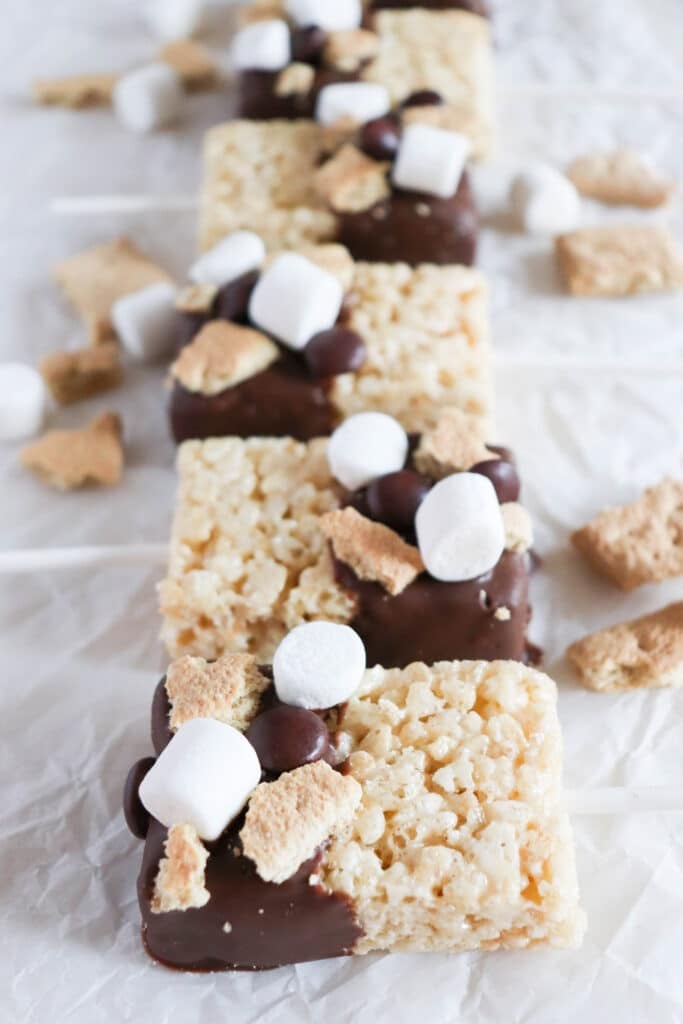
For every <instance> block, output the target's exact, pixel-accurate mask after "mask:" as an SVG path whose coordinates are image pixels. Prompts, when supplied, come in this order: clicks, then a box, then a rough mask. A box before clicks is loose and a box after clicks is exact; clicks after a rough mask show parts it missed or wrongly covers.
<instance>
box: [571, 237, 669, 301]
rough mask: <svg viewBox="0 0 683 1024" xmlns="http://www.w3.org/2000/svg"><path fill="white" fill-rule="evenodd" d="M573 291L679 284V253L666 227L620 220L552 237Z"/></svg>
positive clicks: (629, 291) (625, 291)
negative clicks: (610, 224) (626, 222)
mask: <svg viewBox="0 0 683 1024" xmlns="http://www.w3.org/2000/svg"><path fill="white" fill-rule="evenodd" d="M555 245H556V251H557V257H558V260H559V263H560V268H561V270H562V273H563V275H564V278H565V280H566V282H567V287H568V288H569V291H570V292H572V294H573V295H588V296H613V295H635V294H637V293H639V292H666V291H672V290H675V289H678V288H681V287H683V253H681V250H680V249H679V247H678V245H677V243H676V242H675V240H674V239H673V238H672V236H671V235H670V233H669V232H668V231H667V230H666V228H663V227H660V226H659V225H656V224H623V225H618V226H614V227H591V228H581V229H580V230H578V231H573V232H570V233H569V234H566V235H560V236H559V237H558V238H557V239H556V241H555Z"/></svg>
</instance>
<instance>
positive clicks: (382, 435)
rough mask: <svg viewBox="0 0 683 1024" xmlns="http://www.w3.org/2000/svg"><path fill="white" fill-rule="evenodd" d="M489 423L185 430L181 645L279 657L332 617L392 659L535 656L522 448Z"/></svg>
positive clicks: (172, 616) (164, 606)
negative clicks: (269, 432) (269, 433)
mask: <svg viewBox="0 0 683 1024" xmlns="http://www.w3.org/2000/svg"><path fill="white" fill-rule="evenodd" d="M486 436H487V435H486V429H485V427H484V426H483V424H482V423H481V422H480V421H479V420H478V419H477V418H476V417H470V416H467V415H466V414H464V413H462V412H461V411H460V410H458V409H449V410H444V412H443V414H442V415H441V416H440V417H439V419H438V420H437V423H436V425H435V426H434V428H431V429H428V430H426V431H424V432H423V433H422V434H421V435H411V437H410V438H409V437H408V436H407V435H406V433H405V431H404V430H403V428H402V427H401V426H400V425H399V423H398V422H397V421H396V420H393V419H392V418H391V417H389V416H386V415H384V414H381V413H362V414H358V415H355V416H352V417H350V418H349V419H347V420H345V421H344V423H343V424H342V425H341V426H340V427H339V428H338V429H337V430H336V431H335V433H334V434H333V435H332V438H331V439H330V441H329V442H328V441H326V440H324V439H317V440H313V441H310V442H308V443H306V444H303V443H299V442H296V441H294V440H292V439H290V438H287V439H275V438H273V439H266V438H250V439H248V440H240V439H238V438H223V439H211V440H208V441H205V442H197V441H191V442H186V443H185V444H184V445H182V447H181V448H180V451H179V456H178V471H179V475H180V483H179V491H178V499H177V507H176V513H175V519H174V523H173V530H172V537H171V551H170V560H169V566H168V571H167V575H166V579H165V580H164V581H163V583H162V584H161V586H160V604H161V611H162V614H163V616H164V625H163V634H162V635H163V639H164V641H165V643H166V646H167V648H168V650H169V652H170V654H171V656H172V657H180V656H182V655H184V654H193V655H199V656H201V657H204V658H207V659H213V658H217V657H219V656H220V655H222V654H224V653H225V652H226V651H244V652H249V653H251V654H254V655H255V656H256V657H257V658H258V659H259V660H260V661H262V662H266V661H268V660H270V658H271V657H272V655H273V651H274V650H275V648H276V646H277V644H278V643H279V642H280V640H281V639H282V637H283V636H284V635H285V633H286V632H287V630H288V629H291V628H292V627H294V626H296V625H299V624H300V623H302V622H306V621H309V620H313V619H328V620H331V621H335V622H340V623H350V624H351V625H352V626H353V627H354V629H355V630H356V631H357V632H358V633H359V634H360V636H361V638H362V640H363V642H364V644H365V647H366V649H367V653H368V659H369V662H370V664H382V665H384V666H385V667H390V666H394V665H396V666H402V665H407V664H409V663H410V662H411V661H416V660H422V661H426V662H428V663H431V662H435V661H441V660H452V659H455V658H459V659H463V658H471V659H490V660H493V659H496V658H504V659H518V660H527V659H530V658H533V657H534V655H535V651H534V649H533V647H532V646H531V645H530V644H529V643H528V641H527V627H528V623H529V619H530V616H531V609H530V605H529V594H528V590H529V575H530V570H531V558H530V551H531V546H532V531H531V523H530V519H529V516H528V514H527V513H526V511H525V509H524V508H523V507H522V506H521V505H520V504H519V502H518V498H519V492H520V484H519V478H518V475H517V471H516V468H515V465H514V459H513V456H512V454H511V453H510V452H509V450H507V449H504V448H499V447H494V446H492V445H490V444H487V443H486V440H485V439H486Z"/></svg>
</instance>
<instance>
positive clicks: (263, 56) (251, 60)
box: [230, 18, 292, 71]
mask: <svg viewBox="0 0 683 1024" xmlns="http://www.w3.org/2000/svg"><path fill="white" fill-rule="evenodd" d="M230 57H231V63H232V66H233V68H234V69H235V70H236V71H280V70H282V68H284V67H286V66H287V65H288V64H289V63H290V61H291V59H292V47H291V43H290V38H289V26H288V25H287V22H286V21H282V19H281V18H273V19H271V20H269V21H256V22H254V24H253V25H247V26H246V28H243V29H242V30H241V31H240V32H238V33H237V35H236V36H235V38H234V39H233V42H232V48H231V50H230Z"/></svg>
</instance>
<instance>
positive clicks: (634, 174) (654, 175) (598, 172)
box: [567, 149, 675, 207]
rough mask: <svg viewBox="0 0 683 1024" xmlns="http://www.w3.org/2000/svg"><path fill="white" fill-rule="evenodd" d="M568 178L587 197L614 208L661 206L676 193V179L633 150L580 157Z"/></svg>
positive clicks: (568, 173) (568, 172)
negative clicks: (613, 205)
mask: <svg viewBox="0 0 683 1024" xmlns="http://www.w3.org/2000/svg"><path fill="white" fill-rule="evenodd" d="M567 177H568V178H570V179H571V181H573V182H574V184H575V185H576V187H577V188H578V190H579V192H582V193H583V194H584V195H585V196H590V197H591V198H592V199H599V200H600V202H603V203H614V204H615V205H631V206H645V207H654V206H661V205H662V204H663V203H666V202H667V201H668V200H669V199H670V198H671V195H672V193H673V191H674V189H675V183H674V181H673V179H671V178H667V177H666V176H665V175H663V174H661V173H660V172H659V171H658V170H657V169H656V168H655V167H653V166H652V164H651V163H650V162H649V160H646V159H645V158H643V157H642V156H640V155H639V154H638V153H634V152H633V151H632V150H630V149H617V150H615V151H614V152H611V153H589V154H588V155H587V156H581V157H579V158H578V159H577V160H575V161H574V162H573V163H572V164H571V166H570V167H569V170H568V171H567Z"/></svg>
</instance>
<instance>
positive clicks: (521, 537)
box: [500, 501, 534, 555]
mask: <svg viewBox="0 0 683 1024" xmlns="http://www.w3.org/2000/svg"><path fill="white" fill-rule="evenodd" d="M500 512H501V515H502V517H503V526H504V527H505V550H506V551H514V552H515V553H516V554H518V555H523V554H524V552H525V551H529V550H530V549H531V546H532V544H533V542H534V531H533V527H532V525H531V516H530V515H529V513H528V512H527V510H526V509H525V508H524V506H523V505H520V504H519V502H518V501H506V502H504V503H503V504H502V505H501V506H500Z"/></svg>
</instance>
